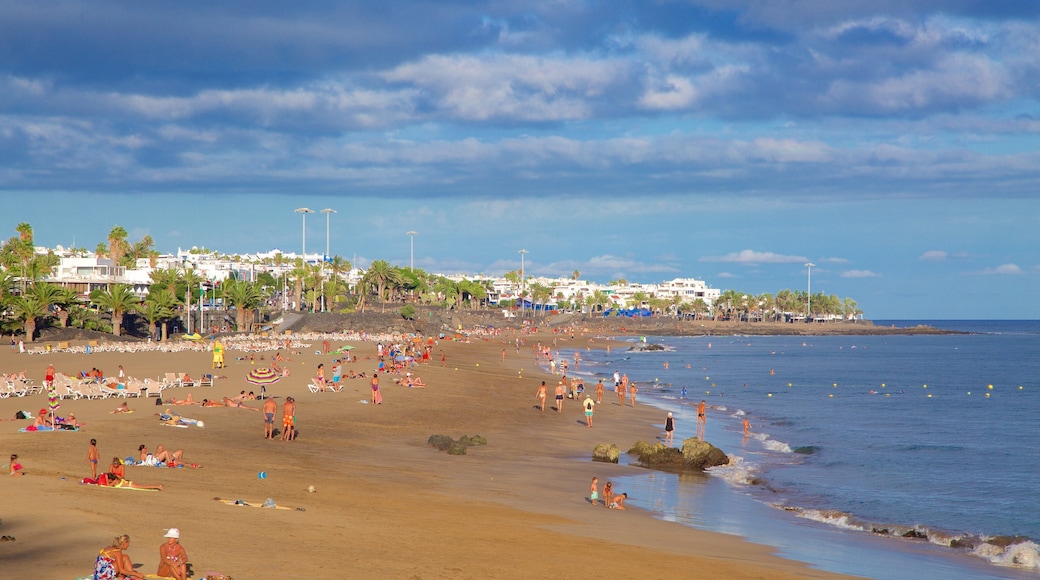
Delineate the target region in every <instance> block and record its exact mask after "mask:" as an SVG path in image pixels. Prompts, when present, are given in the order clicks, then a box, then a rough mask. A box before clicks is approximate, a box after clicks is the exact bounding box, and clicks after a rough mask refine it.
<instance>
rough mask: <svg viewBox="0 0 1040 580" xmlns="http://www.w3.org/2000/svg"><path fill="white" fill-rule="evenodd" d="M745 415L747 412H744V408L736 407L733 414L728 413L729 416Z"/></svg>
mask: <svg viewBox="0 0 1040 580" xmlns="http://www.w3.org/2000/svg"><path fill="white" fill-rule="evenodd" d="M745 415H747V412H746V411H744V409H737V410H736V411H734V412H733V414H732V415H730V416H731V417H743V416H745Z"/></svg>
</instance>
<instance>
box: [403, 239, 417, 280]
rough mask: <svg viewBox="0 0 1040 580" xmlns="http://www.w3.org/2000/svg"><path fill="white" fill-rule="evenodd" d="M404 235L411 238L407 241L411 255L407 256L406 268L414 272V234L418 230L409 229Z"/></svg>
mask: <svg viewBox="0 0 1040 580" xmlns="http://www.w3.org/2000/svg"><path fill="white" fill-rule="evenodd" d="M404 235H406V236H408V237H410V238H411V240H410V241H409V246H410V248H409V249H410V250H411V256H410V257H409V258H408V270H409V271H411V272H414V271H415V236H417V235H419V232H417V231H415V230H411V231H407V232H405V233H404Z"/></svg>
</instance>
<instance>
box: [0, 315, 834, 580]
mask: <svg viewBox="0 0 1040 580" xmlns="http://www.w3.org/2000/svg"><path fill="white" fill-rule="evenodd" d="M554 337H556V338H559V340H560V346H561V347H566V346H567V345H572V346H577V347H584V346H586V345H588V344H589V339H588V338H587V337H584V336H581V334H580V333H579V334H578V335H577V336H576V337H575V338H574V339H573V341H571V340H568V339H566V338H564V337H562V336H560V335H553V334H551V333H543V334H541V335H537V336H530V335H528V336H526V337H525V338H526V340H527V341H528V345H527V346H526V347H521V350H520V354H517V353H516V351H515V349H514V348H513V346H512V343H513V339H512V335H511V334H509V335H505V336H502V337H500V338H490V339H486V340H485V339H474V340H473V342H471V343H460V342H451V341H440V343H439V345H438V346H437V347H435V349H434V361H433V362H432V363H431V364H429V365H423V366H420V367H419V368H418V369H417V370H416V371H413V372H416V373H417V374H418V375H420V376H421V377H422V378H423V379H424V380H425V382H426V384H427V385H428V386H427V388H425V389H408V388H406V387H402V386H398V385H395V384H393V383H392V381H391V380H390V379H389V378H388V377H384V378H383V379H382V380H381V386H382V391H383V397H384V401H383V404H382V405H378V406H374V405H370V404H362V403H361V402H360V401H362V400H365V401H367V400H368V399H369V397H370V389H369V386H368V381H367V380H364V379H357V380H345V385H346V387H345V388H344V389H343V392H340V393H329V392H326V393H310V392H308V390H307V388H306V385H307V384H308V383H309V382H310V377H312V376H314V373H315V369H316V367H317V364H318V363H319V362H323V363H325V367H326V369H329V367H330V366H331V362H332V360H333V358H334V356H332V355H317V354H315V351H317V350H319V348H320V344H316V343H315V344H312V346H311V347H310V348H308V349H305V350H304V354H300V355H293V360H292V361H291V362H290V363H288V365H289V368H290V369H291V370H292V376H290V377H288V378H286V379H282V381H280V382H279V383H278V384H276V385H274V386H272V387H269V388H268V392H269V394H272V395H274V396H276V397H278V400H279V402H281V401H282V400H284V397H285V396H293V397H295V398H296V401H297V405H298V410H297V417H298V428H299V431H300V436H299V438H298V440H297V441H295V442H290V443H287V442H282V441H269V440H265V439H264V437H263V423H262V418H261V415H260V413H257V412H253V411H249V410H244V409H231V408H200V407H174V408H173V409H174V410H175V411H177V412H179V413H180V414H182V415H184V416H186V417H192V418H195V419H201V420H203V421H204V422H205V428H197V427H192V428H188V429H178V428H171V427H165V426H161V425H160V424H159V422H158V419H157V417H156V416H155V414H156V413H157V412H159V411H162V410H165V409H166V408H167V407H166V406H162V407H157V406H155V405H154V403H155V399H154V398H151V399H133V398H131V399H129V405H130V407H131V409H133V410H134V413H132V414H129V415H118V414H110V413H109V411H111V410H112V409H114V408H115V407H116V405H117V404H119V402H121V401H122V399H118V400H116V399H103V400H83V399H81V400H76V401H71V400H64V401H62V402H61V405H62V406H61V409H59V410H58V415H62V416H64V415H67V414H68V413H69V412H70V411H71V412H74V413H75V415H76V417H77V419H78V420H79V421H80V422H83V423H86V426H85V427H83V428H82V429H81V430H80V431H79V432H58V433H47V432H44V433H19V432H18V428H20V427H23V426H25V425H27V424H28V423H29V421H16V420H4V421H0V454H2V457H3V458H4V461H3V462H2V463H6V458H7V457H8V456H9V455H10V454H11V453H17V454H18V455H19V456H20V459H19V461H20V462H21V463H22V464H23V465H24V467H25V470H26V472H27V473H28V476H26V477H21V478H14V477H7V476H2V477H0V482H2V483H0V494H2V497H3V498H4V500H3V504H2V506H0V534H3V535H10V536H14V537H15V538H16V541H14V542H2V543H0V561H2V565H3V568H4V573H5V575H10V576H11V577H29V576H42V577H48V578H51V577H53V578H75V577H79V576H83V575H87V574H88V573H90V572H91V571H92V569H93V562H94V558H95V557H96V555H97V552H98V550H99V549H100V548H102V547H103V546H105V545H107V544H109V543H110V542H111V541H112V538H113V537H115V536H116V535H118V534H122V533H127V534H130V536H131V542H132V544H131V546H130V549H129V550H128V553H129V554H130V555H131V557H132V558H133V559H134V561H135V562H136V563H139V564H140V565H141V567H140V568H139V570H140V571H142V572H145V573H154V571H155V569H156V568H157V566H158V561H159V557H158V547H159V545H160V544H161V543H162V542H163V537H162V536H163V533H164V532H165V530H166V529H167V528H170V527H177V528H179V529H180V531H181V543H182V544H183V545H184V546H185V548H186V549H187V551H188V554H189V556H190V560H191V561H192V562H193V564H194V570H195V573H196V577H202V576H204V575H205V574H207V573H210V572H219V573H223V574H227V575H230V576H233V577H235V578H274V577H285V575H286V574H291V575H292V577H311V578H345V577H350V578H370V577H371V578H375V577H380V578H531V577H542V578H574V577H578V576H588V577H600V578H629V577H647V576H665V575H680V574H681V576H677V577H691V576H692V577H698V578H837V577H839V576H837V575H834V574H829V573H824V572H820V571H817V570H812V569H809V568H808V567H806V566H804V565H803V564H801V563H798V562H793V561H789V560H784V559H782V558H779V557H776V556H774V555H772V554H771V551H770V549H769V548H766V547H763V546H758V545H754V544H751V543H748V542H745V541H743V540H742V539H740V538H737V537H733V536H728V535H724V534H717V533H709V532H703V531H698V530H693V529H690V528H687V527H684V526H681V525H678V524H675V523H670V522H664V521H660V520H657V519H654V518H653V517H652V516H651V514H650V513H648V512H645V511H641V510H638V509H630V510H627V511H616V510H608V509H604V508H603V507H596V508H594V507H591V506H590V504H589V503H588V500H587V496H588V488H589V482H590V480H591V478H592V477H593V476H594V475H595V476H598V477H599V478H600V483H601V485H602V484H603V483H604V482H605V481H607V480H609V479H611V478H613V477H617V476H620V475H628V474H634V473H641V472H642V470H641V469H640V468H637V467H631V466H617V465H608V464H602V463H592V462H591V461H588V460H587V458H588V457H589V455H590V453H591V449H592V447H593V446H594V445H595V444H596V443H599V442H613V443H616V444H618V445H619V446H621V447H622V448H627V447H628V446H629V445H631V443H633V442H634V441H636V440H637V439H653V438H655V437H658V436H660V435H662V433H661V432H660V431H659V430H660V429H663V427H661V426H657V424H659V423H661V422H662V421H663V418H662V417H659V416H658V415H660V414H661V413H660V411H657V410H655V409H652V408H649V407H643V406H637V407H636V408H634V409H633V408H630V407H627V406H626V407H624V408H620V407H618V405H617V399H616V398H615V397H614V395H613V393H612V392H611V391H610V389H609V386H608V391H607V393H606V396H605V397H604V404H603V405H601V406H599V407H597V409H596V413H595V418H594V425H595V427H594V428H592V429H588V428H586V427H585V425H584V417H583V415H582V413H581V411H580V408H579V404H578V402H576V401H573V400H569V399H568V400H565V403H564V408H563V412H562V413H556V412H554V411H553V410H551V408H550V407H551V403H549V404H547V408H546V412H545V413H541V412H539V411H538V410H537V408H536V407H535V403H536V399H535V397H534V393H535V390H536V388H537V385H538V383H539V382H540V381H541V380H547V381H550V382H549V384H550V385H553V384H554V379H553V377H552V376H551V375H548V374H547V373H543V372H541V371H540V370H539V369H538V368H537V366H536V363H535V359H534V355H533V352H532V350H531V347H530V345H531V344H533V343H534V341H535V340H538V339H539V338H541V339H542V340H548V341H551V340H552V339H553V338H554ZM352 344H354V345H355V346H357V347H358V349H357V350H355V351H354V353H356V354H358V355H360V356H361V357H374V355H375V346H374V344H371V343H361V342H353V343H352ZM333 346H334V347H335V346H338V344H337V343H334V345H333ZM592 346H593V347H597V346H602V340H597V341H596V343H595V344H593V345H592ZM503 348H505V349H506V352H507V356H506V360H505V361H503V360H502V358H501V353H502V349H503ZM442 350H443V352H444V353H445V355H446V357H447V366H446V367H445V368H441V366H440V361H439V358H440V351H442ZM239 356H243V354H242V353H241V352H240V351H231V352H229V353H228V356H227V363H228V364H227V368H226V369H224V370H222V371H221V370H218V371H214V372H216V373H217V374H218V375H226V376H227V377H228V378H227V379H218V380H217V382H216V386H214V387H212V388H202V387H195V388H193V389H191V390H192V392H193V393H194V397H195V399H196V400H201V399H202V398H203V397H208V398H211V399H212V398H218V399H219V398H220V397H221V396H233V395H235V394H238V393H239V391H241V390H243V389H245V390H257V387H254V386H252V385H250V384H248V383H246V382H245V380H244V377H245V375H246V373H247V372H248V371H249V370H251V369H252V368H254V367H255V366H259V365H262V364H265V363H266V362H268V360H269V358H270V353H265V355H264V356H265V358H266V359H268V360H265V361H259V360H257V361H256V362H255V364H252V365H251V364H250V362H249V361H236V360H235V358H236V357H239ZM257 357H259V355H257ZM210 360H211V358H210V355H209V353H203V352H182V353H161V352H148V353H133V354H123V353H95V354H91V355H86V354H68V353H61V354H48V355H19V354H17V353H15V352H13V351H11V350H9V349H8V348H7V347H6V346H5V347H4V348H3V351H2V352H0V371H3V372H19V371H22V370H28V375H29V376H30V377H31V378H33V379H35V381H36V382H37V383H40V382H42V379H43V374H44V373H43V371H44V368H45V367H46V366H47V364H48V363H53V364H55V366H56V367H57V369H58V370H59V371H61V372H65V373H66V374H73V373H75V372H77V371H80V370H89V369H90V368H91V367H95V366H96V367H99V368H101V369H103V370H105V371H106V372H107V373H108V374H115V371H116V368H117V365H119V364H122V365H123V366H124V367H125V369H126V372H127V374H129V375H132V376H136V377H139V378H145V377H150V378H153V379H154V378H156V377H158V376H160V375H162V374H163V373H165V372H187V373H190V374H191V375H192V376H194V377H198V376H200V375H201V374H203V373H206V372H210ZM374 368H375V363H374V362H373V360H371V359H369V360H362V361H359V362H352V363H349V364H347V365H345V369H344V370H345V371H346V370H348V369H354V370H355V371H357V372H361V371H366V372H369V373H371V371H372V369H374ZM329 376H331V373H330V374H329ZM186 392H187V389H174V390H171V391H166V392H165V393H164V395H170V394H173V395H174V396H177V397H183V396H184V395H185V394H186ZM551 398H552V396H551V389H550V401H551ZM249 404H253V405H256V406H257V407H259V405H260V403H259V402H249ZM45 406H46V397H45V396H44V395H33V396H31V397H25V398H14V397H12V398H7V399H0V417H2V418H4V419H10V418H13V417H14V415H15V412H16V411H17V410H19V409H25V410H29V411H31V412H32V413H33V414H34V415H35V414H36V413H37V412H38V411H39V410H40V408H42V407H45ZM439 433H443V434H446V435H450V436H452V437H455V438H458V437H459V436H461V435H464V434H468V435H473V434H479V435H483V436H484V437H486V438H487V440H488V445H487V446H486V447H483V446H481V447H472V448H470V449H469V452H468V454H467V455H464V456H450V455H448V454H446V453H442V452H438V451H437V450H435V449H434V448H432V447H430V446H429V445H427V439H428V438H429V436H430V435H432V434H439ZM91 438H96V439H97V440H98V447H99V450H100V454H101V458H102V461H101V464H102V465H107V463H109V462H110V461H111V459H112V457H113V456H118V457H127V456H131V455H133V456H136V455H137V452H136V449H137V447H138V445H140V444H142V443H144V444H146V445H147V446H148V447H149V448H150V449H154V448H155V447H156V445H157V444H159V443H162V444H164V445H165V446H166V447H168V448H171V449H184V451H185V454H184V459H185V461H187V462H189V463H197V464H200V465H202V467H201V468H200V469H162V468H152V467H138V466H131V467H127V477H128V478H129V479H132V480H133V481H136V482H141V483H148V484H155V483H161V484H163V485H164V486H165V488H166V489H165V491H163V492H144V491H126V490H117V489H105V488H97V487H94V486H86V485H80V484H79V481H80V479H81V478H83V477H84V476H87V475H89V473H90V471H89V467H88V465H87V464H86V463H85V461H84V460H85V457H86V453H87V448H88V444H89V440H90V439H91ZM261 471H263V472H266V478H264V479H260V478H258V473H259V472H261ZM309 486H314V489H315V492H314V493H310V492H308V487H309ZM618 491H619V492H623V491H625V490H624V489H619V490H618ZM214 497H220V498H226V499H242V500H246V501H253V502H261V501H263V500H264V499H266V498H272V499H274V501H275V502H277V503H278V504H279V505H282V506H289V507H294V508H295V507H302V508H304V510H305V511H296V510H270V509H253V508H248V507H237V506H228V505H225V504H223V503H220V502H217V501H214V500H213V498H214Z"/></svg>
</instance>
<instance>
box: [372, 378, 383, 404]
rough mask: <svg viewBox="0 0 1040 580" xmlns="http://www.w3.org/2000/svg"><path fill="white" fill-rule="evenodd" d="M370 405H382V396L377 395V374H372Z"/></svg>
mask: <svg viewBox="0 0 1040 580" xmlns="http://www.w3.org/2000/svg"><path fill="white" fill-rule="evenodd" d="M372 404H373V405H382V404H383V395H382V394H380V393H379V374H378V373H373V374H372Z"/></svg>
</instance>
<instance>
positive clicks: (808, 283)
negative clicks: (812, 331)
mask: <svg viewBox="0 0 1040 580" xmlns="http://www.w3.org/2000/svg"><path fill="white" fill-rule="evenodd" d="M815 265H816V264H813V263H812V262H809V263H808V264H806V265H805V267H806V268H808V270H809V274H808V279H807V280H806V288H805V321H806V322H809V317H810V316H812V308H811V306H812V269H813V266H815Z"/></svg>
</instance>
